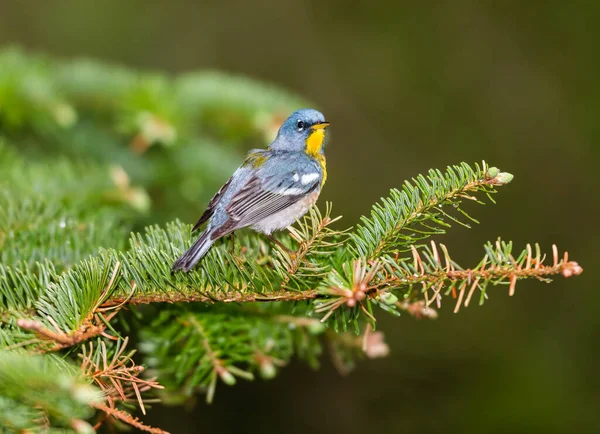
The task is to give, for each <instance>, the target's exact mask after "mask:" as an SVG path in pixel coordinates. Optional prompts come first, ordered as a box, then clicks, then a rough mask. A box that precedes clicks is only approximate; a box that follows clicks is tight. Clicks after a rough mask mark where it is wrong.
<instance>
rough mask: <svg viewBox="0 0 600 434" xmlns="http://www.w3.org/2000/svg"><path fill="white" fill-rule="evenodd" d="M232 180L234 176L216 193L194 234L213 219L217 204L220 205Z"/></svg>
mask: <svg viewBox="0 0 600 434" xmlns="http://www.w3.org/2000/svg"><path fill="white" fill-rule="evenodd" d="M232 179H233V176H232V177H231V178H229V180H228V181H227V182H226V183H225V184H223V186H222V187H221V188H219V191H217V192H216V193H215V195H214V196H213V197H212V199H211V200H210V202H208V205H207V206H206V209H205V210H204V212H203V213H202V215H201V216H200V218H199V219H198V221H197V222H196V224H195V225H194V227H193V228H192V232H194V231H196V230H198V229H199V228H200V226H202V225H203V224H204V223H206V222H207V221H208V219H209V218H211V217H212V215H213V214H214V212H215V207H216V206H217V203H219V199H221V197H222V196H223V195H224V194H225V192H226V191H227V188H228V187H229V184H231V180H232Z"/></svg>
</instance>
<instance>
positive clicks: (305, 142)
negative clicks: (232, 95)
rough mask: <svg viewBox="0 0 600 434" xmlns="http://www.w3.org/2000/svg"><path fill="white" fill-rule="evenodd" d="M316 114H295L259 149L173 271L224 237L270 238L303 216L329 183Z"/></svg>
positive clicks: (223, 191) (214, 203) (321, 121)
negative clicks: (250, 234) (242, 233)
mask: <svg viewBox="0 0 600 434" xmlns="http://www.w3.org/2000/svg"><path fill="white" fill-rule="evenodd" d="M328 126H329V123H328V122H326V121H325V117H324V116H323V114H321V113H320V112H318V111H317V110H313V109H302V110H298V111H295V112H294V113H292V114H291V116H290V117H289V118H287V119H286V120H285V122H284V123H283V125H282V126H281V128H280V129H279V132H278V133H277V137H276V138H275V140H273V142H272V143H271V144H270V145H269V147H268V148H267V149H266V150H262V149H254V150H252V151H250V152H249V153H248V156H247V157H246V160H245V161H244V163H243V164H242V165H241V166H240V167H239V168H238V169H237V170H236V171H235V173H234V174H233V176H232V177H231V178H230V179H229V181H227V182H226V183H225V185H223V186H222V187H221V188H220V189H219V191H218V192H217V194H215V195H214V197H213V198H212V199H211V200H210V202H209V203H208V206H207V208H206V211H204V213H203V214H202V216H201V217H200V219H199V220H198V222H197V223H196V225H195V226H194V228H193V229H192V231H196V230H197V229H199V228H200V227H201V226H202V225H203V224H204V223H207V222H208V224H207V225H206V228H205V229H204V231H203V232H202V233H201V234H200V237H199V238H198V239H197V240H196V242H194V244H193V245H192V247H190V248H189V249H188V251H187V252H185V253H184V254H183V255H182V256H181V258H179V259H177V260H176V261H175V263H174V264H173V267H172V270H173V271H177V270H183V271H189V270H191V269H192V268H193V267H194V266H195V265H196V264H197V263H198V261H200V260H201V259H202V257H204V255H205V254H206V252H207V251H208V250H209V249H210V247H211V246H212V245H213V243H214V242H215V241H216V240H218V239H219V238H221V237H223V236H225V235H227V234H230V233H232V232H233V231H235V230H237V229H241V228H245V227H248V226H249V227H251V228H252V229H254V230H255V231H258V232H262V233H264V234H267V235H269V236H270V234H271V233H272V232H273V231H276V230H279V229H284V228H287V227H288V226H290V225H291V224H293V223H294V222H295V221H296V219H298V218H300V217H302V216H303V215H304V214H306V212H307V211H308V209H309V208H310V207H311V206H312V205H313V204H314V203H315V202H316V201H317V198H318V197H319V194H320V193H321V188H322V187H323V185H324V184H325V180H326V179H327V171H326V167H325V154H324V145H325V138H326V136H325V129H326V128H327V127H328Z"/></svg>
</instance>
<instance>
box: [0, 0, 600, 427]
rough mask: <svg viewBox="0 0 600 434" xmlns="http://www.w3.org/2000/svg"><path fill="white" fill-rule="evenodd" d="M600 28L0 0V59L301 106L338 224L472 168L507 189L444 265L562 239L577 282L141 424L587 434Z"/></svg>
mask: <svg viewBox="0 0 600 434" xmlns="http://www.w3.org/2000/svg"><path fill="white" fill-rule="evenodd" d="M598 22H600V3H599V2H597V1H593V0H591V1H573V2H566V1H545V2H536V1H531V2H523V1H519V2H517V1H498V2H492V1H489V2H479V1H475V0H471V1H469V0H462V1H461V0H455V1H433V2H400V1H399V2H381V3H378V2H373V1H371V2H364V3H362V4H352V3H351V2H347V1H319V2H316V1H312V2H300V1H296V2H277V1H273V0H256V1H251V2H248V1H230V2H219V1H205V2H187V1H142V0H129V1H116V0H104V1H102V2H90V1H81V0H70V1H58V0H54V1H46V2H39V1H33V0H21V1H16V0H15V1H11V0H2V1H1V2H0V46H6V45H10V44H17V45H19V46H21V47H24V48H26V49H28V50H33V51H39V52H43V53H47V54H50V55H53V56H58V57H62V58H72V57H81V56H85V57H93V58H97V59H100V60H104V61H109V62H115V63H120V64H123V65H126V66H130V67H136V68H142V69H147V70H157V71H167V72H173V73H176V72H184V71H190V70H204V69H211V70H213V69H216V70H222V71H228V72H233V73H236V74H242V75H248V76H250V77H253V78H257V79H260V80H263V81H266V82H271V83H275V84H278V85H281V86H283V87H285V88H287V89H289V90H290V91H292V92H295V93H297V94H299V95H302V96H303V97H305V98H307V99H308V100H310V101H314V102H315V104H316V105H317V106H318V107H319V108H321V109H322V111H323V112H324V113H325V115H326V117H327V118H328V120H329V121H331V122H332V124H333V126H332V132H333V136H332V140H331V142H330V146H329V147H328V149H327V155H328V163H329V164H328V171H329V181H328V184H327V187H326V188H325V190H324V192H323V195H322V201H324V200H331V201H332V202H333V203H334V213H335V214H342V215H344V219H343V220H344V221H345V225H346V226H348V225H352V224H354V223H355V222H356V220H357V218H358V216H360V215H361V214H363V213H366V212H367V211H368V209H369V207H370V206H371V204H372V203H373V202H374V201H376V200H377V199H378V198H379V197H380V196H383V195H385V194H386V193H387V191H388V189H389V188H391V187H398V186H400V185H401V182H402V181H403V180H404V179H405V178H408V177H412V176H414V175H416V174H418V173H421V172H424V171H426V170H427V169H429V168H430V167H439V168H443V167H445V166H446V165H448V164H452V163H458V162H460V161H467V162H471V163H472V162H474V161H480V160H481V159H485V160H486V161H488V162H489V163H491V164H493V165H496V166H498V167H500V168H501V169H502V170H505V171H509V172H511V173H513V174H514V175H515V181H514V182H513V183H512V184H510V185H509V186H507V187H506V188H503V189H502V191H501V193H500V194H499V195H498V197H497V198H498V205H496V206H493V207H492V206H488V207H485V208H482V209H477V210H476V211H475V212H474V215H475V216H476V217H477V218H479V219H480V220H481V221H482V223H483V224H482V225H481V226H478V227H475V228H474V229H473V230H467V229H464V228H461V227H457V228H453V229H452V230H451V232H450V234H449V236H448V237H446V238H445V243H446V244H447V245H448V246H449V247H450V249H451V251H452V252H454V256H455V259H456V260H457V261H458V262H460V263H464V264H465V265H468V264H471V263H473V262H474V261H475V260H476V259H477V258H479V257H480V256H481V255H482V249H481V248H480V246H481V245H483V243H484V242H485V241H487V240H493V239H495V238H496V237H497V236H502V237H503V238H505V239H512V240H514V241H515V242H516V244H517V246H519V247H520V246H522V245H524V244H525V243H526V242H530V241H539V242H540V243H541V244H542V246H543V248H544V249H545V251H546V252H549V251H550V247H551V244H552V243H556V244H558V246H559V249H561V250H563V249H565V250H568V251H569V252H570V254H571V257H572V258H573V259H575V260H577V261H579V263H580V264H581V265H582V266H583V268H584V270H585V272H584V274H583V275H581V276H580V277H578V278H576V279H571V280H569V281H565V280H564V279H562V278H560V277H559V278H558V279H557V281H556V282H554V283H553V284H552V285H549V286H548V285H545V284H542V283H538V282H529V281H528V282H523V283H521V284H519V285H518V287H517V292H516V295H515V297H513V298H511V299H509V297H508V296H507V291H506V290H505V289H504V288H496V289H492V290H491V291H490V295H491V297H492V300H491V301H490V302H489V303H487V304H486V305H484V306H483V307H470V308H468V309H464V310H462V311H461V313H460V314H458V315H454V314H453V313H452V311H451V306H450V305H447V306H446V307H445V308H443V309H442V311H441V314H440V318H439V319H438V320H437V321H425V320H422V321H416V320H413V319H410V318H408V317H407V316H404V317H402V318H400V319H399V320H398V319H395V318H384V317H383V316H381V320H382V324H380V325H381V329H382V330H384V331H385V332H386V337H387V340H388V342H389V344H390V346H391V349H392V352H391V355H390V357H388V358H387V359H383V360H376V361H367V362H363V363H362V364H360V365H359V367H358V369H357V370H356V371H355V372H353V373H352V374H351V375H350V376H348V377H340V376H339V375H338V374H337V373H336V372H335V370H334V369H333V368H332V367H331V366H330V364H329V361H328V360H327V358H326V357H324V358H323V369H322V370H320V371H319V372H316V373H315V372H312V371H310V370H309V369H308V368H307V367H305V366H304V365H300V364H298V365H297V366H292V367H288V368H286V369H284V370H283V371H282V374H281V375H280V376H279V377H278V378H277V379H276V380H275V381H271V382H260V381H259V382H255V383H244V384H239V385H238V386H236V387H235V388H225V387H221V388H220V389H219V392H218V394H217V399H216V403H215V404H213V405H212V406H206V405H204V404H203V402H202V400H199V403H198V405H197V406H196V407H195V408H194V409H193V410H184V409H179V408H178V409H174V408H168V407H159V408H156V409H153V410H152V411H151V412H150V414H149V416H148V417H147V418H146V419H145V420H146V421H147V422H148V423H150V424H152V425H157V426H160V427H162V428H164V429H167V430H169V431H171V432H173V433H195V432H212V433H218V432H245V433H252V432H257V433H258V432H260V433H261V434H266V433H281V432H286V433H290V434H293V433H304V432H314V433H325V432H334V433H337V432H345V433H358V432H367V431H372V432H377V433H395V432H411V433H412V432H420V433H433V432H464V433H471V432H473V433H475V432H499V433H500V432H507V431H508V432H514V433H520V432H523V433H525V432H526V433H537V432H542V433H587V432H590V433H592V432H600V423H599V422H598V420H597V413H598V410H599V408H600V387H599V386H600V381H599V380H598V375H597V367H598V366H599V362H600V358H599V351H598V348H599V346H600V333H599V331H600V303H599V302H600V296H599V293H598V284H599V283H600V278H599V277H598V276H600V273H599V272H597V271H596V270H597V267H598V266H600V254H599V253H598V247H597V245H598V241H600V240H599V239H598V238H599V237H598V233H597V218H598V217H597V216H598V211H600V206H599V201H598V193H597V188H596V185H595V184H596V183H597V181H598V180H599V178H598V175H597V168H598V163H600V158H599V157H600V151H599V150H598V145H597V144H598V142H599V141H600V86H599V85H598V82H597V81H598V77H599V76H600V57H599V56H598V47H597V46H598V41H600V32H599V31H598V29H597V23H598ZM224 180H225V179H223V181H224ZM204 194H206V192H204ZM204 205H205V204H204V203H198V207H197V209H195V210H188V211H187V213H188V214H186V215H182V213H181V211H179V210H175V209H174V210H161V212H162V213H163V214H166V215H170V218H176V217H182V218H186V219H187V218H189V215H196V214H198V213H200V212H201V210H202V207H203V206H204ZM190 222H191V220H190Z"/></svg>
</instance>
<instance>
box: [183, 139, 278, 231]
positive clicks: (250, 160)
mask: <svg viewBox="0 0 600 434" xmlns="http://www.w3.org/2000/svg"><path fill="white" fill-rule="evenodd" d="M266 154H267V152H266V151H264V150H261V149H252V150H251V151H250V152H249V153H248V156H247V157H246V160H245V161H244V163H243V164H242V166H241V167H240V168H239V169H238V170H237V171H236V172H235V173H234V174H233V176H232V177H231V178H229V180H228V181H227V182H226V183H225V184H223V186H222V187H221V188H220V189H219V191H217V192H216V193H215V195H214V196H213V197H212V199H211V200H210V202H208V205H207V206H206V209H205V210H204V212H203V213H202V215H201V216H200V218H199V219H198V221H197V222H196V224H195V225H194V227H193V228H192V232H194V231H196V230H198V229H199V228H200V226H202V225H203V224H204V223H206V222H207V221H208V220H209V219H210V218H211V217H212V216H213V214H214V213H215V208H216V206H217V204H218V203H219V200H221V198H222V197H223V195H224V194H225V193H226V192H227V189H228V188H229V186H230V184H231V181H232V180H233V179H234V178H236V177H237V178H238V179H239V178H240V177H241V176H243V175H242V174H243V173H245V171H246V169H247V168H248V167H258V165H262V164H263V163H264V161H266V159H267V155H266Z"/></svg>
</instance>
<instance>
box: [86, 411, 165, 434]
mask: <svg viewBox="0 0 600 434" xmlns="http://www.w3.org/2000/svg"><path fill="white" fill-rule="evenodd" d="M92 406H93V407H94V408H96V409H97V410H100V411H103V412H104V413H106V414H108V415H110V416H112V417H114V418H115V419H118V420H120V421H121V422H124V423H126V424H128V425H131V426H132V427H134V428H137V429H139V430H141V431H145V432H149V433H152V434H169V432H168V431H164V430H162V429H160V428H154V427H151V426H148V425H145V424H143V423H142V422H140V420H139V419H138V418H137V417H133V416H132V415H130V414H129V413H127V412H126V411H123V410H119V409H117V408H113V407H109V406H108V405H106V404H104V403H96V404H92Z"/></svg>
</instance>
